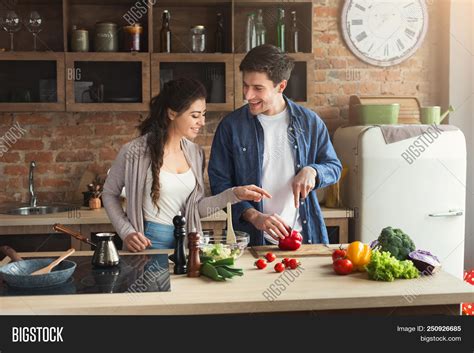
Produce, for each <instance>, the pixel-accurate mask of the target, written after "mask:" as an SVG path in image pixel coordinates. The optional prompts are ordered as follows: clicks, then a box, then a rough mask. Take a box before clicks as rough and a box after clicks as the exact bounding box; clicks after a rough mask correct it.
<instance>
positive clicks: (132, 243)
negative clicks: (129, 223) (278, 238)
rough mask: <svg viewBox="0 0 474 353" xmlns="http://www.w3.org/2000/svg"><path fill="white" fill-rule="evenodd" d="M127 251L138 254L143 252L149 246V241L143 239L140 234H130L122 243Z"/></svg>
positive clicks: (145, 238)
mask: <svg viewBox="0 0 474 353" xmlns="http://www.w3.org/2000/svg"><path fill="white" fill-rule="evenodd" d="M123 242H124V243H125V246H126V247H127V249H128V251H131V252H138V251H143V250H145V249H146V248H147V247H149V246H151V241H150V239H148V238H147V237H145V236H144V235H143V234H142V233H130V234H129V235H127V236H126V237H125V239H124V241H123Z"/></svg>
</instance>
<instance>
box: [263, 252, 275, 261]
mask: <svg viewBox="0 0 474 353" xmlns="http://www.w3.org/2000/svg"><path fill="white" fill-rule="evenodd" d="M265 258H266V259H267V261H268V262H273V261H275V260H276V258H277V257H276V255H275V254H274V253H271V252H267V254H266V255H265Z"/></svg>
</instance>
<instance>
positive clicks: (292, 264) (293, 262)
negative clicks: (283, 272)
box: [288, 259, 300, 270]
mask: <svg viewBox="0 0 474 353" xmlns="http://www.w3.org/2000/svg"><path fill="white" fill-rule="evenodd" d="M299 265H300V263H299V262H298V260H296V259H290V260H289V261H288V266H289V267H290V268H291V269H292V270H295V269H296V268H297V267H298V266H299Z"/></svg>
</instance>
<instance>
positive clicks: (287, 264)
mask: <svg viewBox="0 0 474 353" xmlns="http://www.w3.org/2000/svg"><path fill="white" fill-rule="evenodd" d="M281 262H282V264H283V265H285V267H289V266H290V265H289V262H290V259H289V258H287V257H285V258H284V259H283V260H281Z"/></svg>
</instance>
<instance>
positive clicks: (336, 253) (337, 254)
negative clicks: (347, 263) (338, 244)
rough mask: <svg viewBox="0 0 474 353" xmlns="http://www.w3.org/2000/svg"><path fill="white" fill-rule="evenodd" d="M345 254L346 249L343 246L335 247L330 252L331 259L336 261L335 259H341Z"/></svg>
mask: <svg viewBox="0 0 474 353" xmlns="http://www.w3.org/2000/svg"><path fill="white" fill-rule="evenodd" d="M346 255H347V252H346V250H344V249H343V248H339V249H336V250H334V251H333V252H332V261H333V262H334V261H336V260H337V259H343V258H345V257H346Z"/></svg>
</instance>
